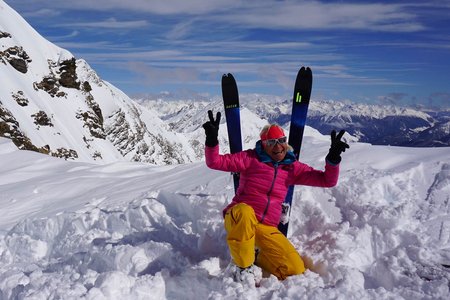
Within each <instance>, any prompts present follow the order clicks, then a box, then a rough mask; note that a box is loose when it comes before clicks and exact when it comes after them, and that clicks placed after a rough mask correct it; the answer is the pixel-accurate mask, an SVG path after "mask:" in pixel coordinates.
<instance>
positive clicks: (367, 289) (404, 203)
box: [0, 126, 450, 300]
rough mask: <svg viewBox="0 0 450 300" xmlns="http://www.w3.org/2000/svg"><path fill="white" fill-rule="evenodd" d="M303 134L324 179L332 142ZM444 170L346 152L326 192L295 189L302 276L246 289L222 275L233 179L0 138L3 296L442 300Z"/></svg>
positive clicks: (428, 162)
mask: <svg viewBox="0 0 450 300" xmlns="http://www.w3.org/2000/svg"><path fill="white" fill-rule="evenodd" d="M222 127H224V126H222ZM222 127H221V130H222ZM221 134H223V132H221ZM305 135H306V136H305V142H304V145H303V152H302V154H301V155H302V156H301V159H302V161H304V162H305V163H308V164H310V165H312V166H314V167H316V168H322V166H323V160H324V156H325V155H326V153H327V150H328V147H329V138H328V137H326V136H321V135H320V134H319V133H318V132H317V131H313V130H308V131H307V132H306V133H305ZM449 162H450V152H449V151H448V148H422V149H417V148H416V149H415V148H399V147H388V146H371V145H368V144H362V143H351V148H350V150H348V151H347V152H346V153H345V154H344V158H343V162H342V164H341V176H340V181H339V184H338V186H337V187H335V188H332V189H322V188H311V187H298V188H297V189H296V192H295V196H294V197H295V198H294V202H293V204H294V206H293V211H292V219H291V227H290V234H289V236H290V239H291V241H292V242H293V244H294V245H295V247H296V248H297V249H298V251H299V252H300V253H301V254H302V255H303V257H304V258H305V260H306V261H307V264H308V267H309V270H308V271H307V272H306V273H305V274H304V275H299V276H293V277H290V278H288V279H287V280H285V281H278V280H277V279H276V278H275V277H268V278H264V279H263V280H262V283H261V287H259V288H255V287H254V286H246V285H242V284H240V283H235V282H233V281H232V279H231V278H230V277H229V276H226V274H223V270H224V269H225V268H226V265H227V264H228V262H229V256H228V251H227V247H226V243H225V236H224V229H223V221H222V216H221V210H222V208H223V207H224V206H225V205H226V204H227V203H228V202H229V201H230V199H231V197H232V195H233V187H232V181H231V176H230V174H228V173H226V172H217V171H213V170H209V169H208V168H207V167H206V166H205V165H204V163H202V162H198V163H194V164H186V165H178V166H159V167H156V166H149V165H146V164H141V163H132V162H115V163H111V164H104V165H98V164H90V163H83V162H71V161H64V160H60V159H56V158H52V157H49V156H45V155H42V154H38V153H35V152H29V151H18V150H17V149H16V147H15V146H14V145H13V144H12V143H11V142H10V141H9V140H7V139H3V138H0V169H1V170H2V172H1V173H0V207H1V211H2V218H0V299H320V300H322V299H337V298H339V299H350V298H354V299H448V296H449V284H450V272H449V269H448V266H449V265H450V221H449V219H448V215H449V212H450V204H449V202H450V199H449V194H450V164H449Z"/></svg>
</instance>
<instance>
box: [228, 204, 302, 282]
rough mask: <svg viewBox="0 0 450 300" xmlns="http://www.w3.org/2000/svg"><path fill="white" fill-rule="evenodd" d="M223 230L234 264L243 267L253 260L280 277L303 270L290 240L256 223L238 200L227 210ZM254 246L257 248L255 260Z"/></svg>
mask: <svg viewBox="0 0 450 300" xmlns="http://www.w3.org/2000/svg"><path fill="white" fill-rule="evenodd" d="M225 229H226V231H227V243H228V247H229V248H230V253H231V257H232V258H233V261H234V263H235V264H236V265H237V266H239V267H241V268H246V267H249V266H250V265H252V264H253V263H255V264H256V265H257V266H259V267H261V268H262V269H263V270H265V271H267V272H269V273H271V274H273V275H275V276H276V277H278V279H281V280H282V279H285V278H286V277H287V276H290V275H297V274H302V273H303V272H305V265H304V263H303V260H302V258H301V257H300V254H298V252H297V250H295V248H294V246H293V245H292V244H291V242H289V240H288V239H287V238H286V237H285V236H284V235H283V234H282V233H281V232H280V231H279V230H278V228H276V227H274V226H269V225H265V224H261V223H259V222H258V220H257V219H256V216H255V212H254V211H253V208H252V207H251V206H249V205H247V204H244V203H239V204H236V205H235V206H233V207H231V208H230V209H228V211H227V212H226V214H225ZM255 247H256V248H258V249H259V253H258V255H257V258H256V261H255Z"/></svg>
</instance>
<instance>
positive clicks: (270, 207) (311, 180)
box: [205, 145, 339, 226]
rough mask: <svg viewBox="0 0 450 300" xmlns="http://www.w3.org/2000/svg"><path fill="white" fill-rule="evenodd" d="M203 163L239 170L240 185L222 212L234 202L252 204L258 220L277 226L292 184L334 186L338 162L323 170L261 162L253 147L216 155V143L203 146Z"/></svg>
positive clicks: (216, 168) (300, 165)
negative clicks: (210, 145) (212, 145)
mask: <svg viewBox="0 0 450 300" xmlns="http://www.w3.org/2000/svg"><path fill="white" fill-rule="evenodd" d="M205 158H206V165H207V166H208V167H209V168H211V169H215V170H220V171H228V172H239V173H240V180H239V188H238V190H237V192H236V195H235V196H234V198H233V200H232V202H231V203H230V204H229V205H228V206H227V207H226V208H225V209H224V213H225V212H226V211H227V210H228V209H229V208H230V207H232V206H234V205H236V204H237V203H246V204H248V205H250V206H251V207H253V209H254V211H255V214H256V218H257V219H258V220H259V222H261V223H263V224H267V225H271V226H278V223H279V221H280V217H281V204H282V203H283V201H284V198H285V196H286V193H287V190H288V187H289V186H290V185H293V184H301V185H309V186H319V187H333V186H335V185H336V183H337V181H338V177H339V165H332V164H330V163H328V162H326V165H325V171H319V170H315V169H313V168H312V167H310V166H308V165H306V164H303V163H301V162H299V161H294V162H292V163H291V164H287V165H283V164H280V165H276V164H273V163H265V162H261V161H260V160H259V159H258V155H257V153H256V151H255V150H254V149H252V150H246V151H242V152H238V153H234V154H224V155H220V154H219V145H217V146H215V147H207V146H206V147H205Z"/></svg>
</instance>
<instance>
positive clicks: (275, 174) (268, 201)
mask: <svg viewBox="0 0 450 300" xmlns="http://www.w3.org/2000/svg"><path fill="white" fill-rule="evenodd" d="M274 168H275V172H274V174H273V180H272V185H271V186H270V189H269V192H267V205H266V208H265V209H264V212H263V214H262V217H261V221H259V223H262V222H264V218H265V217H266V214H267V211H268V210H269V205H270V194H271V193H272V190H273V187H274V185H275V180H276V179H277V173H278V164H277V165H274Z"/></svg>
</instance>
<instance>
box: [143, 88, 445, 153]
mask: <svg viewBox="0 0 450 300" xmlns="http://www.w3.org/2000/svg"><path fill="white" fill-rule="evenodd" d="M240 98H241V106H242V108H244V109H248V110H249V111H250V112H252V113H253V114H255V115H256V117H257V118H260V119H261V121H263V120H264V121H263V122H262V123H267V122H269V123H274V122H275V123H278V124H280V125H281V126H283V127H285V128H286V129H287V128H289V122H290V113H291V111H290V110H291V101H290V100H286V99H281V98H277V97H273V96H267V95H254V94H252V95H241V97H240ZM138 101H139V102H140V103H141V104H143V105H144V106H147V107H149V108H153V109H155V110H157V113H158V115H159V117H160V118H161V119H163V120H164V121H166V122H168V124H169V125H170V126H171V128H172V129H174V130H176V131H177V132H183V130H184V131H185V130H186V129H187V128H188V129H189V128H197V127H199V126H200V125H201V124H200V123H201V122H204V121H205V119H206V110H207V109H210V108H212V109H215V110H222V107H221V105H222V104H221V100H220V99H213V100H212V101H209V102H208V101H198V100H186V99H185V100H166V99H165V98H164V95H161V96H160V97H159V100H149V99H145V98H143V99H139V100H138ZM199 112H203V116H201V115H199V114H198V113H199ZM187 116H196V117H195V118H189V117H187ZM197 116H198V117H200V119H198V118H197ZM253 118H254V117H253ZM246 121H247V120H246V119H245V118H242V123H243V128H244V129H245V123H246ZM251 122H254V121H251ZM307 125H308V126H311V127H313V128H314V129H316V130H318V131H319V132H320V133H322V134H324V135H328V134H329V133H330V132H331V130H333V129H336V130H339V129H345V130H347V132H348V133H349V134H350V135H352V136H353V137H354V138H355V139H356V140H357V141H360V142H365V143H370V144H374V145H392V146H404V147H448V146H450V110H439V111H433V110H429V109H428V110H427V109H421V110H419V109H412V108H405V107H395V106H387V105H368V104H356V103H350V102H346V103H342V102H337V101H314V99H312V100H311V103H310V107H309V112H308V119H307ZM254 134H255V133H254Z"/></svg>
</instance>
